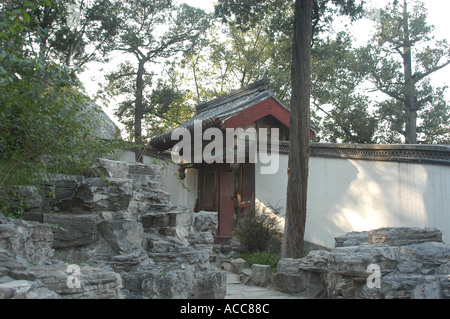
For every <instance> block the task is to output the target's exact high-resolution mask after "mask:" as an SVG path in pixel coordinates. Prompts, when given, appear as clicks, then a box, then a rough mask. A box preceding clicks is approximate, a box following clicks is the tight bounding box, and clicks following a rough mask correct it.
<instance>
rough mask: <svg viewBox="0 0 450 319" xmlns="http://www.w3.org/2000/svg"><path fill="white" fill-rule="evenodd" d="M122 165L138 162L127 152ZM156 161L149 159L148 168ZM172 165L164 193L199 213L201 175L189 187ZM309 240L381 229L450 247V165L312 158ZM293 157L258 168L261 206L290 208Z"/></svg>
mask: <svg viewBox="0 0 450 319" xmlns="http://www.w3.org/2000/svg"><path fill="white" fill-rule="evenodd" d="M122 160H127V161H134V153H133V152H127V153H125V154H124V155H123V156H122ZM152 161H154V159H153V158H151V157H147V156H146V157H145V158H144V163H151V162H152ZM159 161H161V162H166V164H165V165H164V166H163V171H162V183H163V184H164V190H165V191H166V192H168V193H170V194H171V201H172V203H173V204H174V205H183V206H188V207H191V208H194V207H195V203H196V200H197V191H198V170H196V169H188V170H186V179H185V180H184V181H183V184H184V186H185V187H183V185H182V184H181V183H180V181H179V179H178V178H176V177H175V174H177V172H178V166H177V165H175V164H173V163H171V162H169V161H164V160H159ZM309 162H310V168H309V181H308V182H309V184H308V208H307V217H306V233H305V240H307V241H309V242H312V243H314V244H318V245H322V246H325V247H329V248H332V247H334V238H335V237H336V236H340V235H343V234H345V233H346V232H350V231H368V230H371V229H376V228H380V227H435V228H438V229H439V230H441V231H442V233H443V239H444V241H445V242H446V243H450V165H448V164H447V165H441V164H424V163H419V162H403V161H379V160H378V161H377V160H372V159H371V160H362V159H343V158H332V157H314V156H312V157H311V158H310V161H309ZM287 164H288V155H285V154H280V168H279V171H278V173H277V174H276V175H261V174H259V172H260V170H259V166H258V164H256V167H255V169H256V172H255V197H256V200H257V202H258V203H263V204H265V205H266V206H272V207H274V208H278V209H279V210H280V211H281V215H283V214H284V213H285V208H286V190H287Z"/></svg>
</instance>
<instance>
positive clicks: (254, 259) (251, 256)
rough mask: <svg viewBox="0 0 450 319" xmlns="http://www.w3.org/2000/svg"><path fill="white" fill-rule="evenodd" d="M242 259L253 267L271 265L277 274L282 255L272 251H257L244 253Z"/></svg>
mask: <svg viewBox="0 0 450 319" xmlns="http://www.w3.org/2000/svg"><path fill="white" fill-rule="evenodd" d="M241 258H242V259H244V260H245V261H246V262H247V264H248V265H249V266H250V267H251V266H252V265H254V264H257V265H269V266H271V268H272V271H273V272H275V271H276V269H277V265H278V260H279V259H280V255H279V254H277V253H275V252H271V251H255V252H253V253H242V254H241Z"/></svg>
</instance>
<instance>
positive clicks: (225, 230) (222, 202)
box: [217, 171, 234, 240]
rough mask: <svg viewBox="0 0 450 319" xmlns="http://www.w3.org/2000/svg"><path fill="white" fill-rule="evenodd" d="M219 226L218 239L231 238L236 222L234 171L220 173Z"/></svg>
mask: <svg viewBox="0 0 450 319" xmlns="http://www.w3.org/2000/svg"><path fill="white" fill-rule="evenodd" d="M218 174H219V194H220V195H219V228H218V236H217V239H218V240H226V239H230V238H231V235H232V231H233V222H234V200H233V197H234V174H233V172H232V171H220V172H219V173H218Z"/></svg>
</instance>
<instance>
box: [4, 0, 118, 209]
mask: <svg viewBox="0 0 450 319" xmlns="http://www.w3.org/2000/svg"><path fill="white" fill-rule="evenodd" d="M51 5H52V2H51V1H50V0H32V1H11V2H8V3H2V4H1V5H0V7H1V9H2V10H0V213H5V214H6V215H12V216H15V217H19V216H20V212H21V209H20V208H21V207H17V203H16V201H15V200H14V192H13V189H14V187H15V186H16V185H30V184H31V185H37V186H39V185H40V184H41V183H42V181H43V180H45V179H46V178H48V174H49V173H50V172H53V173H58V172H61V171H59V170H60V169H61V166H64V168H66V169H67V168H70V169H72V171H73V172H75V171H76V172H78V173H79V172H80V170H77V168H78V167H81V166H83V167H85V166H86V165H88V164H89V162H90V161H91V160H92V158H93V157H96V156H104V155H105V153H107V152H109V151H110V150H111V149H110V148H109V147H108V145H107V144H109V143H103V142H102V141H101V140H100V138H98V137H96V136H95V134H94V133H93V132H92V130H91V127H92V126H91V125H94V124H97V123H93V122H92V119H91V118H90V117H89V116H83V112H85V106H86V105H87V104H89V103H90V101H89V99H88V98H87V97H86V96H85V95H84V94H83V93H82V91H81V89H80V88H79V87H77V85H76V84H75V83H74V82H75V81H74V79H73V76H72V73H71V72H70V70H69V69H68V68H67V67H66V66H65V65H59V64H58V63H57V62H55V61H52V60H51V59H49V58H47V57H45V56H44V55H42V54H40V53H41V51H40V50H36V49H35V48H40V45H41V44H42V43H41V38H40V35H41V34H43V33H45V32H46V30H42V27H41V25H40V23H39V16H38V13H39V12H42V10H43V9H44V8H46V7H48V6H51ZM111 144H114V142H112V143H111ZM43 156H46V157H51V158H52V159H53V160H54V164H53V165H47V163H46V161H44V159H43ZM59 160H61V161H59ZM62 163H67V165H64V164H62ZM66 173H67V170H66ZM19 203H20V200H19Z"/></svg>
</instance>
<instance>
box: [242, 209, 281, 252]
mask: <svg viewBox="0 0 450 319" xmlns="http://www.w3.org/2000/svg"><path fill="white" fill-rule="evenodd" d="M233 235H234V236H235V237H236V238H237V239H238V240H239V242H240V243H241V246H242V249H243V250H244V252H247V253H253V252H257V251H266V250H267V245H268V242H269V240H270V239H276V240H280V238H281V236H282V234H281V232H280V231H279V228H278V220H277V218H276V217H275V216H273V215H271V214H258V213H257V211H256V210H255V209H254V208H249V209H247V211H246V212H245V214H244V216H242V217H240V218H238V219H237V221H236V222H235V226H234V229H233Z"/></svg>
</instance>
